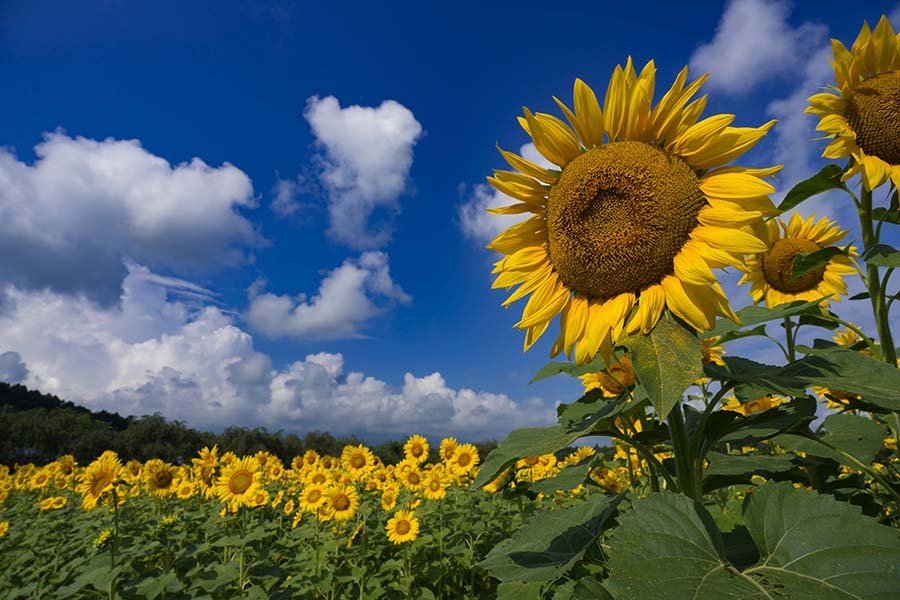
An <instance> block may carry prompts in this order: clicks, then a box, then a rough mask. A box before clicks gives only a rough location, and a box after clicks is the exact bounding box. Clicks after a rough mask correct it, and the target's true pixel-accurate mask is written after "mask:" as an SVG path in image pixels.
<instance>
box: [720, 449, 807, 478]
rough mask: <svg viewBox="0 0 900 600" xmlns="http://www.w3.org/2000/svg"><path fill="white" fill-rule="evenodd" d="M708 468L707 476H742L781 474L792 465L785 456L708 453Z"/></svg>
mask: <svg viewBox="0 0 900 600" xmlns="http://www.w3.org/2000/svg"><path fill="white" fill-rule="evenodd" d="M706 458H708V459H709V466H708V467H707V468H706V471H705V474H706V475H708V476H716V475H721V476H728V475H744V474H746V473H750V474H752V473H781V472H783V471H789V470H791V469H792V468H793V466H794V463H793V462H791V459H790V457H787V456H765V455H762V454H756V455H754V454H750V455H747V456H741V455H734V454H722V453H721V452H710V453H709V454H708V455H707V457H706Z"/></svg>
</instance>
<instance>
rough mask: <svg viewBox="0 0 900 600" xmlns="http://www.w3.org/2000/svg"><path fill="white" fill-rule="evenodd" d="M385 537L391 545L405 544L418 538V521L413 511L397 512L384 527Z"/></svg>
mask: <svg viewBox="0 0 900 600" xmlns="http://www.w3.org/2000/svg"><path fill="white" fill-rule="evenodd" d="M385 531H386V532H387V537H388V539H389V540H390V541H391V543H393V544H405V543H407V542H411V541H413V540H415V539H416V538H417V537H419V520H418V519H416V514H415V513H414V512H413V511H407V510H398V511H397V512H396V513H395V514H394V516H393V517H391V518H390V519H389V520H388V522H387V525H386V526H385Z"/></svg>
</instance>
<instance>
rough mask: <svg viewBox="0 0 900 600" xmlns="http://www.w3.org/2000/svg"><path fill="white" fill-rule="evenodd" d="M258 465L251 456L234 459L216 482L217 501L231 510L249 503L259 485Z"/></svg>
mask: <svg viewBox="0 0 900 600" xmlns="http://www.w3.org/2000/svg"><path fill="white" fill-rule="evenodd" d="M259 471H260V464H259V461H258V460H257V459H256V458H255V457H252V456H245V457H244V458H240V459H236V460H234V461H232V462H231V463H229V464H228V465H227V466H225V467H224V468H223V469H222V471H221V473H220V474H219V479H218V480H217V481H216V495H217V496H218V497H219V500H221V501H222V502H224V503H225V504H228V505H230V506H231V507H232V508H233V509H236V508H238V507H240V506H244V505H247V504H249V503H250V501H251V500H252V499H253V496H254V495H255V493H256V490H257V489H258V488H259V485H260V473H259Z"/></svg>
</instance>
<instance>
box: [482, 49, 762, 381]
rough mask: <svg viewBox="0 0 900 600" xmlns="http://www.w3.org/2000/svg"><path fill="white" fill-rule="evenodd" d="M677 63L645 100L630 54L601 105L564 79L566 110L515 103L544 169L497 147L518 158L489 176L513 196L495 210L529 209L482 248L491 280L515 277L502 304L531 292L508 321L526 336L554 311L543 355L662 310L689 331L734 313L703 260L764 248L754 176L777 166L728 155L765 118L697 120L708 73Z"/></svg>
mask: <svg viewBox="0 0 900 600" xmlns="http://www.w3.org/2000/svg"><path fill="white" fill-rule="evenodd" d="M687 76H688V73H687V68H685V69H683V70H682V71H681V72H680V73H679V74H678V76H677V78H676V80H675V82H674V83H673V85H672V86H671V88H669V90H668V91H666V93H665V94H663V96H662V98H660V99H659V101H658V102H657V103H656V105H655V106H653V95H654V87H655V83H656V66H655V65H654V63H653V61H650V62H648V63H647V65H646V66H644V68H643V69H642V70H641V72H640V74H638V73H636V71H635V69H634V65H633V64H632V62H631V59H630V58H629V59H628V62H627V63H626V65H625V67H624V68H623V67H621V66H617V67H616V69H615V70H614V71H613V74H612V77H611V79H610V81H609V86H608V87H607V91H606V98H605V101H604V104H603V107H602V108H601V105H600V103H599V102H598V100H597V98H596V96H595V94H594V92H593V90H591V88H589V87H588V86H587V85H586V84H585V83H584V82H583V81H581V80H580V79H578V80H576V81H575V89H574V110H571V109H569V107H567V106H566V105H565V104H563V103H562V102H561V101H559V100H556V102H557V104H558V105H559V107H560V109H561V110H562V112H563V114H564V115H565V116H566V119H567V120H568V121H569V124H568V125H567V124H566V123H565V122H563V121H562V120H561V119H559V118H557V117H555V116H553V115H550V114H546V113H536V114H534V113H532V112H531V111H529V110H528V109H525V111H524V117H520V118H519V123H520V124H521V125H522V127H523V128H524V129H525V131H526V132H527V133H528V134H529V135H530V136H531V138H532V141H533V143H534V146H535V147H536V148H537V150H538V152H540V153H541V154H542V155H543V156H544V158H545V159H547V160H548V161H549V162H550V163H553V164H554V165H556V166H557V167H558V169H556V168H544V167H542V166H540V165H537V164H535V163H533V162H530V161H528V160H526V159H524V158H522V157H520V156H518V155H516V154H513V153H511V152H505V151H502V150H501V154H502V155H503V158H505V159H506V161H507V162H508V163H509V164H510V165H511V166H512V167H513V169H515V171H495V172H494V175H493V176H492V177H489V178H488V181H489V182H490V183H491V184H492V185H493V186H494V187H495V188H496V189H497V190H499V191H500V192H502V193H504V194H506V195H507V196H510V197H511V198H513V199H514V200H515V201H517V202H516V203H514V204H512V205H510V206H506V207H502V208H498V209H492V210H491V211H490V212H493V213H495V214H525V213H530V214H532V215H533V216H531V217H530V218H528V219H527V220H525V221H522V222H520V223H518V224H516V225H513V226H512V227H510V228H509V229H507V230H506V231H504V232H503V233H501V234H500V235H499V236H497V237H496V238H495V239H494V240H493V241H492V242H491V243H490V244H489V245H488V248H489V249H491V250H494V251H497V252H499V253H501V254H503V255H505V256H504V258H503V259H501V260H500V261H498V262H497V263H495V269H494V273H495V274H496V275H497V279H496V280H495V281H494V287H495V288H511V287H513V286H516V285H518V286H519V288H518V289H517V290H516V291H515V292H513V293H512V295H511V296H509V297H508V298H507V299H506V301H505V302H504V303H503V305H504V306H509V305H510V304H511V303H513V302H515V301H516V300H518V299H520V298H523V297H525V296H528V295H530V298H529V299H528V302H527V303H526V305H525V307H524V309H523V312H522V319H521V320H520V321H519V322H518V323H516V327H517V328H519V329H522V330H524V331H525V349H526V350H527V349H528V348H530V347H531V346H532V345H533V344H534V343H535V342H536V341H537V339H538V338H540V337H541V335H543V333H544V332H545V331H546V330H547V328H548V327H549V325H550V322H551V321H552V320H553V318H554V317H555V316H556V315H560V333H559V336H558V337H557V339H556V342H555V343H554V344H553V348H552V350H551V355H553V356H555V355H557V354H559V353H560V352H563V353H565V354H566V355H567V356H569V355H570V354H571V353H572V351H573V349H574V356H575V360H576V361H577V362H578V363H579V364H583V363H586V362H589V361H590V360H591V359H593V357H594V356H595V355H596V354H597V353H598V352H601V353H602V354H603V355H604V356H608V355H609V353H610V352H611V350H612V348H613V346H614V344H615V343H616V341H617V340H618V339H619V337H620V336H621V335H622V334H623V333H634V332H638V331H640V332H642V333H649V332H650V331H651V330H652V329H653V328H654V327H655V326H656V323H657V322H658V321H659V319H660V317H661V316H662V314H663V312H664V311H665V310H666V309H668V310H670V311H671V312H673V313H674V314H675V315H677V316H678V317H680V318H681V319H683V320H684V321H685V322H686V323H688V324H689V325H690V326H692V327H693V328H694V329H696V330H698V331H703V330H706V329H710V328H712V326H713V324H714V323H715V319H716V316H717V315H721V316H725V317H729V318H732V319H735V318H736V316H735V314H734V312H733V311H732V309H731V307H730V305H729V303H728V299H727V298H726V296H725V293H724V291H723V290H722V288H721V286H720V285H719V283H718V281H717V279H716V276H715V275H714V274H713V272H712V269H714V268H721V267H727V266H739V265H740V264H742V262H743V255H744V254H748V253H753V252H761V251H762V250H763V249H764V248H765V242H764V240H763V239H761V230H760V227H761V225H762V220H761V218H762V217H763V216H765V215H772V214H775V213H776V212H777V211H776V209H775V206H774V205H773V204H772V202H771V201H770V200H769V198H768V195H769V194H771V193H772V192H774V191H775V190H774V188H773V187H772V186H771V185H770V184H769V183H767V182H766V181H764V180H763V177H766V176H771V175H773V174H774V173H776V172H777V171H778V169H779V168H778V167H774V168H769V169H749V168H743V167H733V166H726V165H727V164H728V163H730V162H731V161H732V160H734V159H736V158H738V157H739V156H741V155H743V154H744V153H746V152H747V151H749V150H750V149H751V148H753V146H754V145H756V143H757V142H758V141H759V140H760V139H761V138H762V136H763V135H765V134H766V132H768V131H769V129H771V127H772V126H773V125H774V124H775V122H774V121H770V122H768V123H766V124H764V125H762V126H761V127H757V128H752V127H732V126H731V123H732V121H733V120H734V115H727V114H724V115H715V116H712V117H709V118H707V119H703V120H700V115H701V113H702V112H703V109H704V108H705V105H706V97H705V96H703V97H700V98H699V99H696V100H693V101H692V98H693V96H694V95H695V94H696V93H697V92H698V91H699V89H700V86H701V85H702V84H703V82H704V81H705V79H706V76H702V77H700V78H698V79H696V80H694V81H693V82H690V83H688V82H687Z"/></svg>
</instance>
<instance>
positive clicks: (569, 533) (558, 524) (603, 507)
mask: <svg viewBox="0 0 900 600" xmlns="http://www.w3.org/2000/svg"><path fill="white" fill-rule="evenodd" d="M624 497H625V495H624V494H619V495H618V496H615V497H611V496H603V495H599V494H597V495H594V496H592V497H591V498H590V499H588V500H586V501H585V502H582V503H581V504H578V505H576V506H573V507H571V508H564V509H556V510H544V511H541V512H539V513H536V514H535V515H534V516H532V517H531V518H530V519H529V520H528V522H526V523H525V525H523V526H522V527H521V528H519V530H518V531H516V532H515V533H514V534H513V535H512V537H510V538H508V539H506V540H504V541H502V542H500V543H499V544H498V545H497V546H495V547H494V548H493V550H491V551H490V552H489V553H488V555H487V556H486V557H485V558H484V560H482V561H481V562H480V563H478V566H480V567H482V568H483V569H486V570H487V571H488V572H490V574H491V575H493V576H494V577H496V578H497V579H499V580H500V581H503V582H507V581H520V582H535V581H552V580H554V579H558V578H559V577H562V576H563V575H565V574H566V573H567V572H568V571H569V569H571V568H572V567H573V566H574V565H575V563H576V562H578V561H579V560H581V558H582V557H583V556H584V553H585V552H586V551H587V549H588V548H589V547H590V546H591V545H592V544H593V543H595V542H596V540H597V537H598V536H599V535H600V533H601V532H602V531H603V529H604V528H605V527H606V524H607V522H608V521H609V519H610V517H612V516H613V515H614V514H615V512H616V507H617V506H618V505H619V502H621V501H622V498H624Z"/></svg>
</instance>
